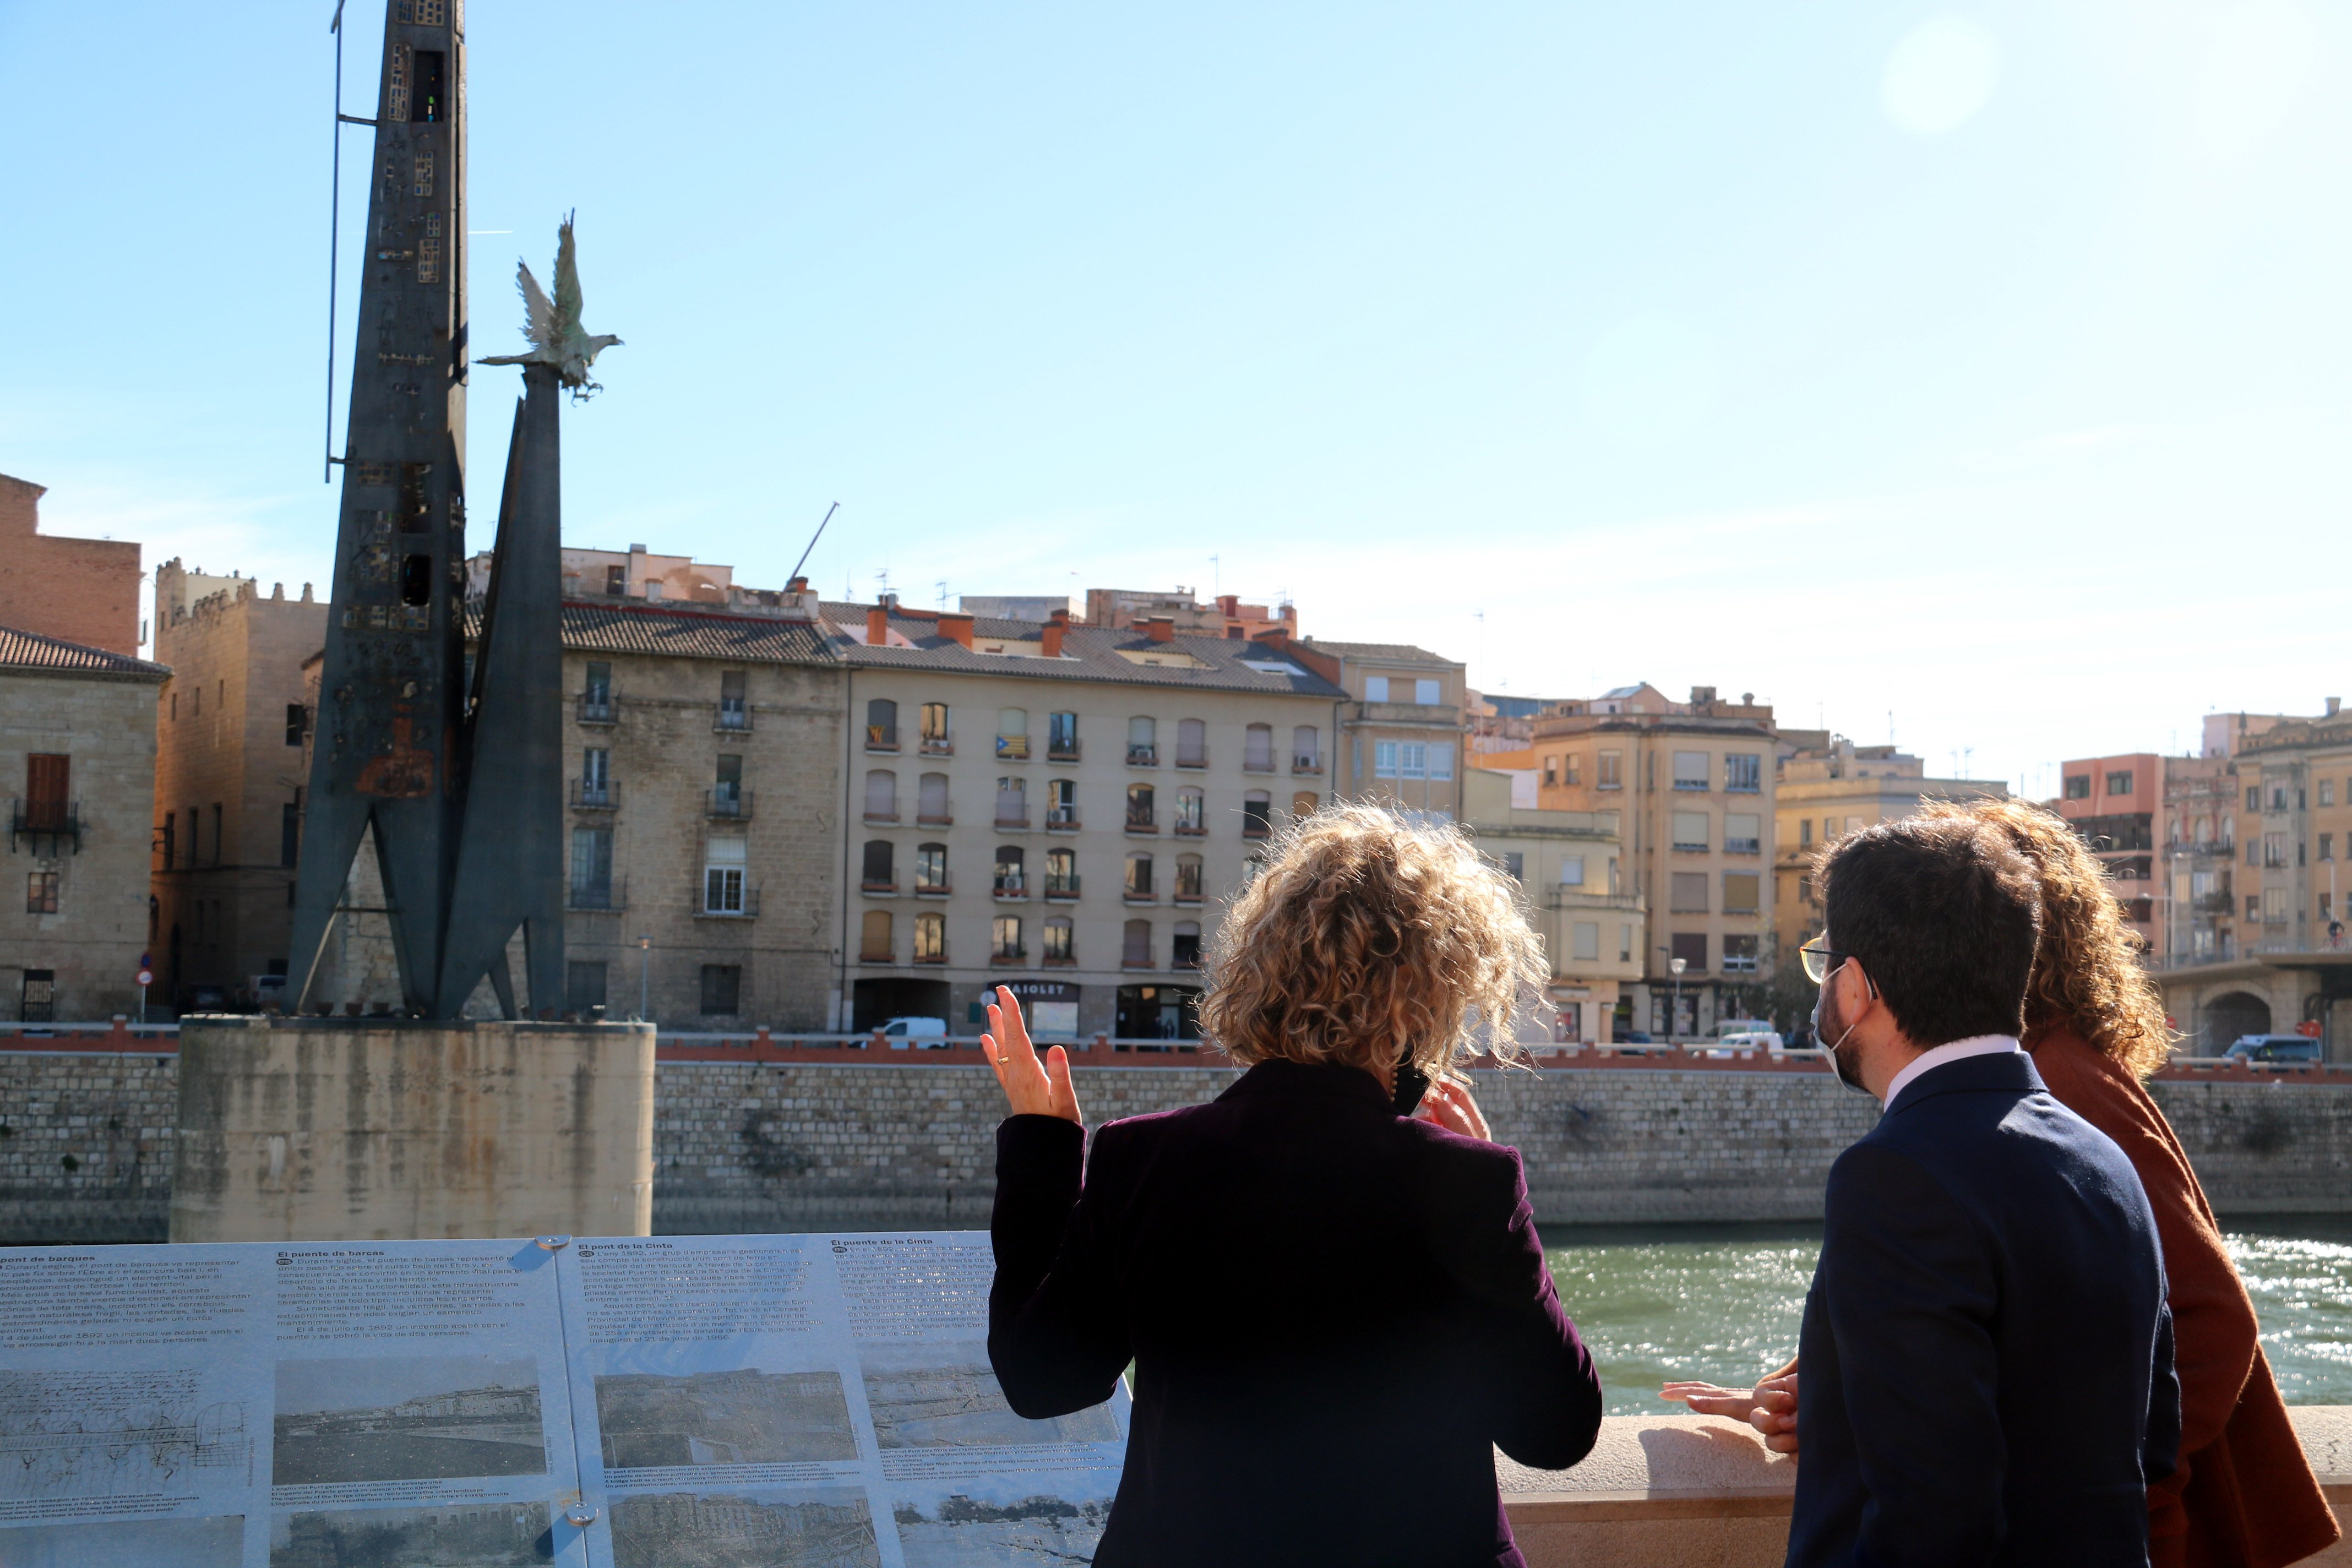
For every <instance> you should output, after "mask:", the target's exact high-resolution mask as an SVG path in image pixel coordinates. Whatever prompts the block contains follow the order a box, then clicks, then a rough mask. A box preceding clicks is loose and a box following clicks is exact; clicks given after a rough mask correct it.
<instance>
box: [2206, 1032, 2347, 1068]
mask: <svg viewBox="0 0 2352 1568" xmlns="http://www.w3.org/2000/svg"><path fill="white" fill-rule="evenodd" d="M2221 1055H2222V1057H2223V1058H2225V1059H2226V1060H2230V1061H2240V1062H2316V1061H2324V1060H2326V1049H2325V1048H2324V1047H2322V1046H2321V1044H2320V1042H2319V1041H2317V1040H2315V1039H2313V1038H2312V1037H2310V1036H2308V1035H2240V1036H2239V1037H2237V1039H2236V1040H2235V1041H2234V1042H2232V1043H2231V1047H2230V1048H2229V1049H2228V1050H2226V1051H2224V1052H2222V1053H2221Z"/></svg>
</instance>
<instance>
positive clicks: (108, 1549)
mask: <svg viewBox="0 0 2352 1568" xmlns="http://www.w3.org/2000/svg"><path fill="white" fill-rule="evenodd" d="M244 1562H245V1518H244V1516H243V1515H242V1514H233V1513H232V1514H215V1515H214V1516H213V1517H211V1518H209V1519H107V1520H96V1521H89V1522H87V1523H81V1524H27V1525H18V1526H15V1527H13V1528H12V1527H9V1526H5V1525H0V1563H5V1564H7V1568H123V1565H124V1564H126V1563H137V1564H138V1565H139V1568H240V1564H242V1563H244Z"/></svg>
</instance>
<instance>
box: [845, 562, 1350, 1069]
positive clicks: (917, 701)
mask: <svg viewBox="0 0 2352 1568" xmlns="http://www.w3.org/2000/svg"><path fill="white" fill-rule="evenodd" d="M824 618H825V621H826V623H827V630H828V632H829V634H830V636H831V638H832V647H833V648H834V651H835V654H836V656H837V657H838V658H841V659H842V661H843V662H844V664H845V666H846V668H847V670H848V675H847V688H846V700H847V704H848V712H849V715H850V719H851V733H850V738H849V742H848V744H847V748H846V756H847V767H846V769H845V773H846V777H845V780H844V784H843V794H842V797H841V799H842V808H841V809H842V819H843V821H844V822H845V824H853V825H854V826H851V827H850V829H849V831H848V833H847V834H846V835H845V843H844V845H843V846H842V848H843V868H842V878H843V887H844V897H843V900H842V904H841V909H840V913H839V920H840V926H839V931H840V935H839V939H838V940H839V943H840V948H841V953H842V962H841V970H840V975H839V980H838V983H837V989H836V992H835V1008H836V1012H837V1015H838V1016H840V1018H841V1021H842V1022H844V1023H845V1024H846V1025H848V1026H852V1027H855V1028H857V1029H865V1028H868V1027H871V1026H874V1025H875V1024H877V1023H878V1022H879V1021H881V1020H883V1019H887V1018H889V1017H893V1016H924V1017H944V1018H946V1019H947V1020H948V1021H949V1026H950V1028H951V1029H952V1030H954V1031H956V1032H958V1033H961V1032H964V1031H966V1030H969V1029H971V1028H973V1027H975V1026H976V1024H977V1022H978V1020H979V1018H980V1014H979V1013H978V1011H977V1009H978V1008H979V1007H980V1006H981V1005H982V1003H983V1002H984V999H985V997H986V996H987V994H989V991H990V989H991V988H992V986H993V985H995V984H999V983H1003V984H1010V985H1012V986H1013V990H1014V991H1015V993H1016V994H1020V995H1022V996H1023V997H1024V1001H1025V1004H1026V1005H1027V1006H1028V1009H1029V1011H1030V1013H1031V1015H1032V1019H1033V1022H1032V1027H1033V1029H1034V1031H1035V1032H1037V1033H1039V1034H1040V1035H1043V1036H1045V1037H1072V1036H1092V1035H1096V1034H1108V1035H1115V1036H1118V1037H1129V1038H1189V1037H1193V1036H1195V1035H1196V1034H1197V1032H1198V1026H1197V1024H1196V1022H1195V1020H1194V1016H1193V1007H1194V1004H1195V1003H1196V1002H1197V999H1198V995H1199V982H1198V978H1197V976H1198V972H1199V969H1200V965H1201V960H1202V948H1203V945H1204V943H1205V942H1207V940H1208V939H1209V937H1210V935H1211V934H1212V933H1213V931H1214V930H1215V928H1216V923H1217V921H1218V918H1219V910H1220V908H1221V906H1222V905H1223V902H1224V901H1225V900H1226V899H1227V898H1228V897H1229V896H1230V894H1231V893H1232V892H1234V890H1235V889H1238V888H1240V887H1241V886H1242V885H1243V883H1244V880H1245V879H1246V878H1247V877H1248V876H1249V875H1250V871H1251V867H1252V864H1253V859H1254V857H1255V853H1256V849H1257V846H1258V844H1259V843H1260V841H1262V840H1264V839H1265V837H1267V836H1268V835H1269V834H1271V833H1273V832H1274V831H1276V829H1277V828H1278V827H1279V826H1281V825H1282V824H1283V823H1284V822H1285V821H1286V820H1287V819H1289V818H1290V817H1292V816H1297V815H1300V814H1304V813H1307V812H1311V811H1313V810H1314V809H1315V808H1316V807H1317V806H1318V805H1320V804H1321V803H1322V802H1323V801H1324V800H1325V799H1327V798H1328V795H1329V794H1330V791H1331V788H1332V777H1331V770H1332V766H1333V758H1332V754H1331V749H1330V741H1331V736H1332V733H1333V725H1334V723H1335V718H1336V714H1337V711H1338V706H1339V703H1340V701H1341V700H1342V699H1343V696H1344V694H1343V692H1342V691H1341V689H1339V687H1338V686H1337V685H1336V684H1334V683H1332V682H1331V681H1329V680H1327V679H1324V678H1323V677H1322V676H1321V675H1319V674H1318V673H1317V671H1316V670H1315V669H1314V668H1311V667H1310V665H1309V664H1308V662H1307V661H1306V660H1305V659H1302V658H1298V657H1297V656H1296V655H1295V654H1294V653H1293V652H1290V651H1286V649H1285V647H1283V646H1281V645H1283V644H1285V643H1287V642H1288V640H1289V639H1288V637H1287V633H1286V631H1284V630H1282V629H1281V628H1276V630H1275V631H1274V632H1273V633H1272V634H1271V635H1270V636H1268V637H1263V638H1253V639H1245V638H1238V637H1227V636H1224V635H1222V633H1219V634H1217V635H1206V634H1204V635H1200V636H1184V635H1182V634H1181V632H1180V630H1179V628H1178V627H1177V626H1176V624H1175V620H1174V617H1173V616H1146V617H1144V618H1143V619H1142V620H1141V621H1140V622H1139V624H1136V625H1132V626H1080V625H1077V624H1075V623H1073V622H1071V621H1070V620H1069V619H1068V617H1067V616H1055V617H1053V618H1050V619H1048V620H1046V621H1044V622H1029V621H1015V620H994V619H983V618H980V617H975V616H967V615H963V614H961V613H955V614H948V613H940V612H927V611H919V610H912V609H908V608H906V607H904V606H901V605H898V604H896V603H895V602H892V601H888V600H886V601H884V602H883V603H881V604H877V605H854V604H828V605H825V606H824Z"/></svg>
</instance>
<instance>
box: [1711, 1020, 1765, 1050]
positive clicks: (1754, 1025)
mask: <svg viewBox="0 0 2352 1568" xmlns="http://www.w3.org/2000/svg"><path fill="white" fill-rule="evenodd" d="M1772 1032H1773V1031H1772V1021H1771V1020H1770V1019H1769V1018H1717V1020H1716V1021H1715V1043H1716V1044H1717V1045H1721V1044H1723V1041H1724V1037H1725V1036H1727V1035H1769V1034H1771V1033H1772Z"/></svg>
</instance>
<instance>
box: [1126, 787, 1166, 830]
mask: <svg viewBox="0 0 2352 1568" xmlns="http://www.w3.org/2000/svg"><path fill="white" fill-rule="evenodd" d="M1127 830H1128V831H1129V833H1157V832H1159V831H1160V819H1159V814H1158V813H1157V812H1156V811H1155V810H1154V809H1153V806H1152V795H1151V786H1150V784H1129V785H1128V786H1127Z"/></svg>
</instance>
